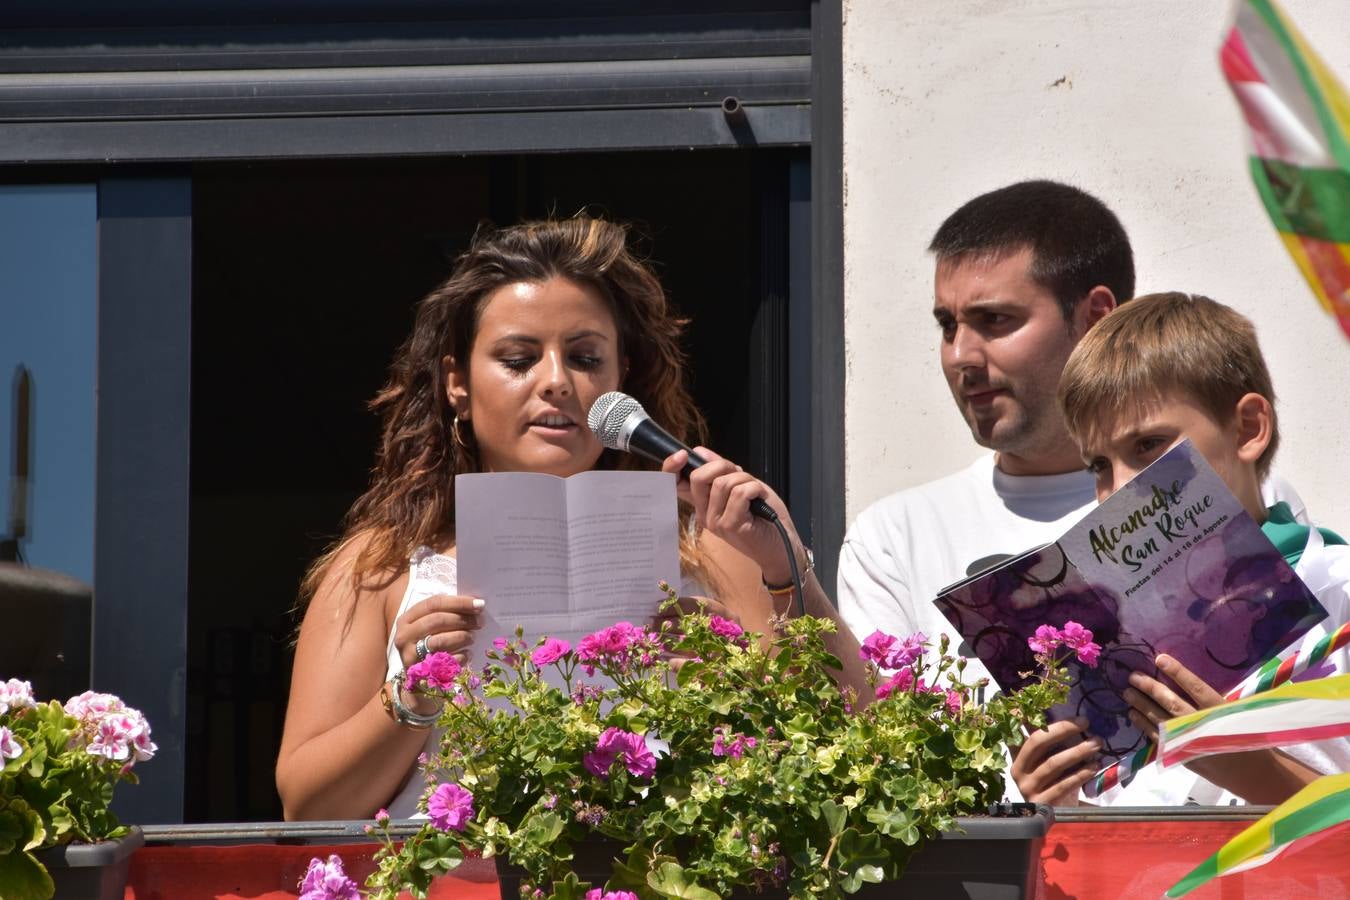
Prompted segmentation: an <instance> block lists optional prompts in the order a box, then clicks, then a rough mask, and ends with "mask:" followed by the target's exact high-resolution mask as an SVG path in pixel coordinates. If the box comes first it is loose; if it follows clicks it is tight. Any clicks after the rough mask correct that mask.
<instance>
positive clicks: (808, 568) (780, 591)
mask: <svg viewBox="0 0 1350 900" xmlns="http://www.w3.org/2000/svg"><path fill="white" fill-rule="evenodd" d="M802 550H804V551H805V552H806V565H805V566H804V567H803V568H802V573H801V574H802V584H803V585H805V584H806V576H807V575H810V574H811V572H813V571H814V570H815V568H816V556H815V554H814V553H812V552H811V548H810V547H803V548H802ZM760 581H761V582H762V583H763V584H764V590H766V591H768V592H769V596H770V597H786V596H787V595H789V594H791V593H792V592H793V591H794V590H796V589H797V586H796V585H795V584H793V583H792V582H791V581H789V582H788V583H787V584H769V583H768V582H767V581H764V580H763V579H762V578H761V579H760Z"/></svg>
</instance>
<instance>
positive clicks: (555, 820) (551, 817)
mask: <svg viewBox="0 0 1350 900" xmlns="http://www.w3.org/2000/svg"><path fill="white" fill-rule="evenodd" d="M562 830H563V821H562V819H560V818H559V817H558V814H557V813H551V812H549V813H542V814H540V815H537V816H531V817H530V818H529V819H527V820H526V821H525V823H524V826H523V827H522V828H521V832H522V833H523V837H524V838H525V840H526V841H528V842H529V843H531V844H533V845H535V846H536V847H547V846H548V845H549V844H552V843H553V842H554V841H555V840H557V838H558V835H560V834H562Z"/></svg>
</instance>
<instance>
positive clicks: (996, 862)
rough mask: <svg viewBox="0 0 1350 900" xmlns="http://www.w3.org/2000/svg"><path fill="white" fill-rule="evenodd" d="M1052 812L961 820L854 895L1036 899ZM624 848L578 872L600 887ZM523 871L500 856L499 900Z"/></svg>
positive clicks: (738, 896) (734, 899) (585, 851)
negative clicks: (896, 876) (889, 878)
mask: <svg viewBox="0 0 1350 900" xmlns="http://www.w3.org/2000/svg"><path fill="white" fill-rule="evenodd" d="M1054 820H1055V816H1054V811H1053V810H1051V809H1050V807H1048V806H1037V807H1036V811H1035V813H1034V814H1033V815H1023V816H1009V817H999V816H971V817H968V818H961V819H958V820H957V822H958V824H959V825H960V827H961V828H962V829H963V831H952V832H944V833H943V834H941V835H939V836H938V838H937V839H936V840H933V841H929V842H928V844H926V845H925V846H924V847H923V848H922V849H921V850H919V852H917V853H915V854H914V856H913V858H912V859H910V861H909V866H908V867H906V869H905V874H904V875H903V876H901V878H900V880H899V881H894V882H887V883H883V884H864V885H863V887H862V889H861V890H859V891H858V893H856V894H854V895H853V896H854V897H858V898H859V900H880V898H883V897H884V898H892V897H922V898H925V900H949V898H950V900H1026V898H1032V897H1035V896H1036V878H1037V877H1038V875H1039V872H1040V866H1039V859H1040V854H1041V846H1042V845H1043V844H1044V843H1045V833H1046V832H1047V831H1049V830H1050V826H1051V825H1052V824H1054ZM621 848H622V844H620V843H619V842H617V841H604V840H597V841H594V842H588V843H585V844H582V845H581V846H578V847H577V849H576V855H575V857H574V858H573V863H574V865H573V871H575V872H576V873H577V877H578V878H580V879H581V880H582V881H589V882H591V884H593V885H594V886H596V887H599V886H601V885H603V884H604V883H605V881H606V879H608V878H609V873H610V867H611V865H612V864H613V861H614V859H615V857H621V856H622V855H623V854H622V853H621ZM524 874H525V873H524V872H523V871H522V870H521V869H518V868H516V867H515V866H512V865H510V864H508V863H506V862H505V861H503V860H502V859H501V858H500V857H498V858H497V877H498V879H499V880H500V882H501V894H502V900H517V898H519V896H520V882H521V879H522V877H523V876H524ZM786 896H787V893H786V892H785V891H782V890H776V891H775V890H768V891H765V892H763V893H760V894H756V893H752V892H749V891H745V892H737V893H735V894H733V895H732V896H731V898H730V900H753V898H762V900H775V898H783V897H786Z"/></svg>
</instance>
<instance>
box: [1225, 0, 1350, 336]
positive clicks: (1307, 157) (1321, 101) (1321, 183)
mask: <svg viewBox="0 0 1350 900" xmlns="http://www.w3.org/2000/svg"><path fill="white" fill-rule="evenodd" d="M1219 57H1220V61H1221V63H1222V65H1223V73H1224V76H1225V77H1226V78H1227V79H1228V85H1229V87H1230V88H1231V89H1232V91H1233V96H1234V97H1235V98H1236V99H1237V102H1238V105H1239V106H1240V107H1241V108H1242V114H1243V116H1244V117H1245V118H1246V120H1247V125H1248V127H1249V129H1250V136H1251V141H1252V150H1253V152H1252V156H1251V158H1250V160H1249V165H1250V168H1251V174H1252V180H1253V181H1255V182H1256V188H1257V190H1258V191H1259V192H1260V194H1261V200H1262V202H1263V203H1264V204H1265V207H1266V211H1267V212H1268V213H1269V214H1270V218H1271V221H1272V222H1273V223H1274V224H1275V227H1276V228H1277V229H1278V230H1279V232H1280V238H1281V239H1282V240H1283V241H1284V245H1285V247H1286V248H1287V249H1288V250H1289V253H1290V255H1292V256H1293V258H1294V261H1295V262H1296V263H1297V264H1298V267H1299V269H1300V270H1301V271H1302V272H1303V277H1304V278H1306V279H1307V280H1308V284H1309V285H1311V286H1312V289H1313V292H1314V293H1316V294H1317V298H1318V300H1320V301H1321V303H1322V306H1323V307H1324V308H1325V309H1326V310H1327V312H1329V313H1331V314H1332V315H1334V316H1336V319H1337V321H1338V322H1339V323H1340V326H1341V330H1342V331H1344V332H1345V334H1346V335H1347V336H1350V99H1348V98H1347V96H1346V92H1345V89H1344V88H1342V87H1341V85H1340V84H1339V83H1338V82H1337V81H1336V79H1335V77H1334V76H1333V75H1332V74H1331V72H1330V71H1329V70H1328V69H1327V67H1326V65H1325V64H1323V62H1322V60H1321V59H1319V58H1318V56H1317V54H1316V53H1314V52H1313V50H1312V47H1311V46H1309V44H1308V43H1307V41H1305V40H1304V39H1303V36H1302V35H1301V34H1299V33H1298V31H1297V30H1296V29H1295V28H1294V27H1293V25H1292V24H1291V23H1290V22H1289V19H1288V17H1287V16H1286V15H1285V14H1284V12H1283V10H1281V9H1280V8H1279V7H1278V6H1276V5H1275V4H1274V3H1273V2H1271V0H1239V2H1238V7H1237V17H1236V19H1235V21H1234V23H1233V27H1232V29H1231V30H1230V31H1229V32H1228V37H1227V39H1226V40H1225V41H1224V44H1223V49H1222V50H1221V51H1220V55H1219Z"/></svg>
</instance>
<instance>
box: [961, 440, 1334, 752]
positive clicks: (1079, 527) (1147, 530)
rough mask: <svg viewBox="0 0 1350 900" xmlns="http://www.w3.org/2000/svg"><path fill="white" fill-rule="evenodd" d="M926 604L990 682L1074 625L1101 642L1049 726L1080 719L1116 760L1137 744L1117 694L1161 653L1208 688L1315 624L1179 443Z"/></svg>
mask: <svg viewBox="0 0 1350 900" xmlns="http://www.w3.org/2000/svg"><path fill="white" fill-rule="evenodd" d="M936 602H937V605H938V608H939V609H940V610H941V611H942V613H943V615H945V616H946V617H947V619H948V620H949V621H950V622H951V623H952V625H953V626H954V627H955V629H956V631H957V632H958V633H959V634H960V635H961V636H962V637H963V638H965V640H966V643H967V644H968V645H969V646H970V648H971V649H972V650H973V651H974V653H975V654H976V655H977V656H979V658H980V660H981V661H982V662H983V663H984V664H985V666H986V667H987V668H988V669H989V672H990V673H991V674H992V675H993V676H994V679H995V680H996V681H997V682H998V684H999V685H1000V686H1001V687H1003V688H1004V689H1007V690H1012V689H1015V688H1017V687H1020V686H1021V685H1023V684H1025V683H1026V681H1027V677H1026V674H1025V673H1029V672H1030V671H1032V670H1033V669H1034V668H1035V658H1034V657H1033V655H1032V653H1031V650H1030V649H1029V648H1028V647H1027V638H1029V637H1030V636H1032V635H1033V634H1034V633H1035V631H1036V628H1037V627H1038V626H1040V625H1043V624H1050V625H1054V626H1056V627H1062V626H1063V625H1064V623H1065V622H1067V621H1069V620H1073V621H1076V622H1079V623H1081V624H1083V625H1084V626H1086V627H1088V628H1090V629H1092V633H1093V638H1094V640H1095V641H1096V642H1097V643H1099V644H1101V645H1102V653H1101V658H1100V660H1099V662H1098V665H1097V668H1095V669H1091V668H1087V667H1086V666H1082V665H1079V664H1078V663H1077V661H1074V662H1071V663H1070V664H1069V673H1070V677H1071V678H1072V680H1073V686H1072V689H1071V692H1070V694H1069V699H1068V701H1067V703H1065V704H1062V705H1061V706H1058V707H1056V708H1055V709H1053V710H1052V711H1051V713H1050V718H1051V720H1052V721H1058V720H1060V719H1065V718H1071V717H1073V716H1083V717H1084V718H1086V719H1088V720H1089V722H1090V723H1091V725H1090V728H1089V730H1090V732H1091V733H1092V734H1094V735H1096V736H1098V737H1100V738H1101V739H1102V741H1103V742H1104V748H1103V751H1102V752H1103V754H1104V755H1107V756H1116V757H1119V756H1124V755H1126V754H1128V753H1130V752H1131V751H1133V750H1134V749H1136V748H1137V747H1139V746H1142V745H1143V743H1145V740H1144V738H1143V735H1142V734H1141V733H1140V732H1139V730H1138V729H1136V728H1135V727H1134V726H1133V725H1131V724H1130V721H1129V718H1128V717H1127V715H1126V714H1127V712H1128V711H1129V708H1130V707H1129V704H1127V703H1126V702H1125V701H1124V700H1123V699H1121V693H1122V692H1123V691H1124V690H1125V688H1126V687H1128V686H1129V681H1128V679H1129V675H1130V673H1131V672H1134V671H1142V672H1145V673H1147V674H1149V675H1152V676H1153V677H1155V678H1161V679H1162V680H1164V681H1167V680H1168V679H1166V678H1165V676H1161V675H1160V673H1159V672H1158V670H1157V667H1156V666H1155V665H1154V664H1153V659H1154V657H1155V656H1157V654H1159V653H1164V652H1165V653H1168V654H1170V655H1171V656H1174V657H1176V658H1177V659H1178V660H1180V661H1181V663H1182V665H1184V666H1186V667H1187V668H1189V669H1190V670H1191V671H1192V672H1194V673H1195V674H1196V675H1198V676H1200V677H1201V678H1203V679H1204V680H1205V681H1207V682H1208V683H1209V684H1210V685H1212V686H1213V687H1214V689H1215V690H1217V691H1219V692H1220V693H1222V692H1224V691H1227V690H1229V689H1231V688H1232V687H1234V686H1235V685H1237V684H1238V682H1240V681H1241V680H1242V678H1243V677H1244V676H1246V675H1247V674H1248V673H1249V672H1250V671H1251V670H1253V669H1255V668H1256V667H1257V666H1259V665H1260V664H1261V663H1262V662H1264V661H1265V660H1267V659H1269V658H1271V657H1272V656H1274V655H1276V654H1277V653H1279V652H1280V651H1281V650H1283V649H1284V648H1285V647H1287V646H1288V645H1289V644H1291V643H1292V642H1293V641H1294V640H1296V639H1297V638H1299V637H1301V636H1302V635H1303V634H1304V633H1305V632H1307V631H1308V629H1309V628H1311V627H1312V626H1313V625H1315V624H1316V623H1317V622H1319V621H1320V620H1322V619H1323V618H1325V617H1326V611H1325V610H1324V609H1323V608H1322V606H1321V605H1320V604H1319V603H1318V602H1317V600H1316V599H1315V598H1314V597H1313V596H1312V593H1311V592H1310V591H1309V590H1308V588H1307V587H1306V586H1305V585H1304V584H1303V582H1302V581H1300V580H1299V578H1298V576H1296V575H1295V574H1294V571H1293V569H1292V568H1291V567H1290V566H1289V564H1288V563H1286V562H1285V560H1284V557H1283V556H1282V555H1281V554H1280V553H1279V551H1277V550H1276V549H1275V546H1274V545H1273V544H1271V543H1270V541H1269V540H1268V539H1267V538H1266V536H1265V535H1264V534H1262V533H1261V527H1260V526H1259V525H1257V524H1256V522H1255V521H1254V520H1253V519H1252V517H1251V516H1250V515H1248V513H1247V511H1246V510H1245V509H1243V507H1242V504H1241V503H1240V502H1239V501H1238V499H1237V498H1236V497H1235V496H1233V494H1232V492H1231V491H1229V490H1228V487H1227V485H1225V484H1224V482H1223V479H1221V478H1220V477H1219V476H1218V474H1217V473H1216V472H1215V471H1214V470H1213V469H1212V468H1210V466H1209V464H1208V463H1207V462H1206V461H1205V459H1204V457H1203V456H1202V455H1201V454H1200V453H1199V452H1198V451H1196V450H1195V449H1194V448H1193V447H1192V446H1191V443H1190V442H1189V441H1183V442H1181V443H1180V444H1178V445H1177V446H1175V447H1173V448H1172V449H1171V450H1169V451H1168V452H1167V453H1166V454H1164V455H1163V456H1162V457H1160V458H1159V459H1157V460H1156V461H1154V463H1153V464H1152V465H1150V466H1149V467H1148V468H1146V469H1145V470H1144V471H1142V472H1140V473H1139V475H1137V476H1136V477H1135V478H1134V479H1133V480H1132V481H1130V482H1129V483H1128V484H1126V485H1125V486H1124V487H1122V488H1121V489H1120V490H1118V491H1117V492H1116V493H1114V494H1112V495H1111V496H1110V497H1108V498H1107V499H1106V500H1105V501H1104V502H1103V503H1102V504H1101V505H1099V506H1098V507H1097V508H1096V509H1094V510H1093V511H1092V512H1090V513H1088V514H1087V515H1086V516H1084V517H1083V518H1082V519H1081V520H1080V521H1079V522H1078V523H1077V524H1076V525H1074V526H1073V528H1071V529H1069V531H1068V532H1067V533H1066V534H1065V535H1064V536H1063V537H1061V538H1060V539H1059V540H1058V541H1056V542H1055V543H1053V544H1047V545H1046V546H1044V547H1041V548H1039V549H1036V550H1032V551H1029V552H1027V553H1024V554H1022V555H1021V556H1018V557H1015V558H1013V559H1011V560H1009V561H1006V562H1003V563H1001V564H999V565H998V566H996V567H994V568H992V569H988V570H986V571H984V572H980V573H978V574H976V575H974V576H972V577H970V578H967V579H966V580H964V581H961V582H958V583H957V584H955V585H952V586H951V587H949V588H946V589H945V590H943V592H942V593H941V594H940V595H939V596H938V598H937V601H936Z"/></svg>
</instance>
